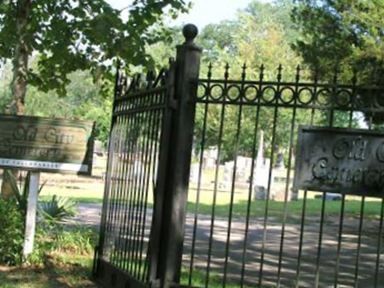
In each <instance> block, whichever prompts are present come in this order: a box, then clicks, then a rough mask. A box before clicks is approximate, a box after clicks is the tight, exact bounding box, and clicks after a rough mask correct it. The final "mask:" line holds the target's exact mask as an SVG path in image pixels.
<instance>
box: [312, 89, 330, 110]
mask: <svg viewBox="0 0 384 288" xmlns="http://www.w3.org/2000/svg"><path fill="white" fill-rule="evenodd" d="M331 97H332V93H331V92H330V91H329V89H328V88H321V89H319V90H318V91H317V92H316V97H315V98H316V104H318V105H321V106H329V105H330V103H331Z"/></svg>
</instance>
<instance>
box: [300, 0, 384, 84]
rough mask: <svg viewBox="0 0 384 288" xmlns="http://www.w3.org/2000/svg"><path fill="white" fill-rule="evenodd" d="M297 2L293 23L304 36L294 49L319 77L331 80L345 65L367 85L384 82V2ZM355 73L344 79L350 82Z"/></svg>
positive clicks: (301, 0) (309, 0) (345, 70)
mask: <svg viewBox="0 0 384 288" xmlns="http://www.w3.org/2000/svg"><path fill="white" fill-rule="evenodd" d="M295 2H296V3H295V7H294V9H293V12H292V19H293V21H294V22H295V24H296V25H297V28H298V30H299V31H300V33H301V36H300V38H299V39H298V40H297V41H296V43H295V44H294V46H293V47H294V49H295V50H296V51H298V52H299V53H300V54H301V55H302V57H303V59H304V61H305V62H306V63H308V64H309V65H311V66H312V68H314V69H317V70H318V71H319V76H321V77H322V78H330V77H331V76H330V75H331V74H332V73H333V71H334V69H335V67H336V66H343V65H345V66H346V67H351V68H352V69H355V70H358V71H359V72H360V77H359V78H360V79H362V80H363V82H365V83H371V84H372V83H376V84H377V83H381V82H382V81H383V80H382V79H383V77H382V76H383V75H384V74H383V72H384V30H383V27H384V1H353V0H338V1H334V0H322V1H316V0H296V1H295ZM352 69H349V70H348V69H343V70H344V74H342V75H341V76H342V77H344V78H349V79H350V78H351V74H352V73H351V70H352ZM349 79H348V80H349ZM346 80H347V79H346Z"/></svg>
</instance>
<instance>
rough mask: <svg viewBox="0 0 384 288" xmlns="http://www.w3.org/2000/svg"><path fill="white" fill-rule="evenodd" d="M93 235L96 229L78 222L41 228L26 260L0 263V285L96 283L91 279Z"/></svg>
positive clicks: (80, 286) (24, 287)
mask: <svg viewBox="0 0 384 288" xmlns="http://www.w3.org/2000/svg"><path fill="white" fill-rule="evenodd" d="M49 231H51V232H49ZM52 231H56V232H52ZM96 239H97V231H96V230H95V229H90V228H83V227H80V226H75V227H73V226H62V227H61V228H58V230H45V229H43V230H41V229H40V230H39V231H38V234H37V236H36V239H35V245H34V246H35V247H34V252H33V253H32V255H31V256H30V258H29V264H25V265H23V266H17V267H7V266H0V288H45V287H47V288H48V287H52V288H53V287H78V288H83V287H85V288H87V287H97V286H96V285H95V284H94V283H93V282H92V281H91V280H90V278H91V271H92V263H93V251H94V250H93V248H94V246H95V241H96Z"/></svg>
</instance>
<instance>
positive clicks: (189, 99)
mask: <svg viewBox="0 0 384 288" xmlns="http://www.w3.org/2000/svg"><path fill="white" fill-rule="evenodd" d="M197 33H198V29H197V27H196V26H194V25H192V24H188V25H186V26H185V27H184V28H183V35H184V37H185V42H184V44H182V45H179V46H177V55H176V63H175V64H176V71H175V90H174V91H175V94H174V98H175V99H174V100H175V103H176V111H174V114H173V119H172V124H171V132H170V138H169V141H168V143H169V147H165V149H168V155H169V156H168V159H167V160H168V161H167V165H164V166H163V167H165V166H166V169H167V171H166V179H165V185H164V186H165V187H164V191H163V193H164V194H163V196H164V198H163V200H164V201H163V207H162V211H163V215H162V220H161V222H162V223H161V233H160V235H161V236H160V243H159V245H160V247H159V248H160V249H159V258H158V261H159V262H158V266H157V267H158V268H157V276H158V279H159V280H160V282H161V287H166V288H168V287H176V286H177V285H178V283H179V280H180V270H181V261H182V254H183V251H182V250H183V241H184V223H185V216H186V206H187V195H188V184H189V172H190V163H191V152H192V141H193V130H194V118H195V101H194V99H195V98H196V94H197V84H198V83H197V82H198V77H199V68H200V55H201V49H200V48H199V47H197V46H196V44H195V43H194V42H193V41H194V38H195V37H196V36H197Z"/></svg>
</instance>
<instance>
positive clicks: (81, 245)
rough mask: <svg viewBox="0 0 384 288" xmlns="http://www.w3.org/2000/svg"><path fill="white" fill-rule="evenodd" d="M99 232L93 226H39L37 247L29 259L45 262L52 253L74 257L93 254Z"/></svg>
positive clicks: (35, 261)
mask: <svg viewBox="0 0 384 288" xmlns="http://www.w3.org/2000/svg"><path fill="white" fill-rule="evenodd" d="M96 238H97V233H96V231H95V230H93V229H91V228H84V227H77V226H76V227H70V226H64V225H54V226H44V225H40V226H38V230H37V234H36V239H35V249H34V251H33V252H32V254H31V255H30V256H29V258H28V261H29V263H32V264H43V263H45V262H46V260H47V258H49V257H50V255H52V254H58V253H65V254H67V255H69V257H71V256H70V255H72V257H75V256H79V255H86V254H91V253H92V252H93V249H94V247H95V245H96Z"/></svg>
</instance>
